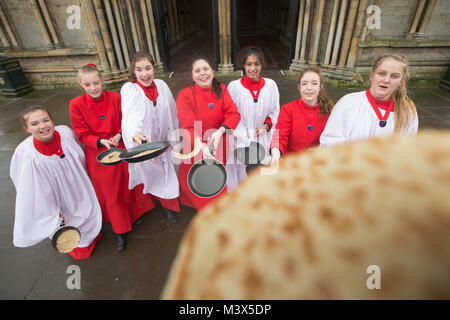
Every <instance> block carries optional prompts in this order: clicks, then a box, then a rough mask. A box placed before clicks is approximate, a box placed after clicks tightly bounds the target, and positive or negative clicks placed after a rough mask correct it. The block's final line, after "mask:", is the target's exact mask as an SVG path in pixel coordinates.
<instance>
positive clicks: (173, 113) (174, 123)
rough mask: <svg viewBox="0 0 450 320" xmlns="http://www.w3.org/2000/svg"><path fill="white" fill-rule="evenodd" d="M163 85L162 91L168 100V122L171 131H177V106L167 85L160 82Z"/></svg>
mask: <svg viewBox="0 0 450 320" xmlns="http://www.w3.org/2000/svg"><path fill="white" fill-rule="evenodd" d="M161 82H162V83H163V86H164V91H165V92H166V93H165V96H166V97H167V98H168V100H169V102H168V103H169V112H170V122H171V125H172V128H171V129H172V130H175V129H178V128H179V127H180V125H179V123H178V118H177V104H176V102H175V99H174V98H173V94H172V91H171V90H170V88H169V86H168V85H167V83H165V82H164V81H161Z"/></svg>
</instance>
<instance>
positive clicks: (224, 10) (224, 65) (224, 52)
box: [218, 0, 233, 73]
mask: <svg viewBox="0 0 450 320" xmlns="http://www.w3.org/2000/svg"><path fill="white" fill-rule="evenodd" d="M218 1H219V6H218V10H219V39H220V51H221V53H220V63H219V66H218V71H219V72H224V73H229V72H233V65H232V64H231V22H230V0H218Z"/></svg>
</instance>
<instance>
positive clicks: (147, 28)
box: [139, 0, 155, 58]
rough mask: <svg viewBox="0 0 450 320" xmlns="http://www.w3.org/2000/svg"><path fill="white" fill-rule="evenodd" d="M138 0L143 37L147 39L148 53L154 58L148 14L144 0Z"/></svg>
mask: <svg viewBox="0 0 450 320" xmlns="http://www.w3.org/2000/svg"><path fill="white" fill-rule="evenodd" d="M139 2H140V5H141V12H142V20H143V21H144V30H145V39H146V40H147V47H148V53H150V54H151V56H152V57H153V58H154V57H155V51H154V50H153V43H152V35H151V31H150V23H149V21H148V14H147V6H146V4H145V0H139Z"/></svg>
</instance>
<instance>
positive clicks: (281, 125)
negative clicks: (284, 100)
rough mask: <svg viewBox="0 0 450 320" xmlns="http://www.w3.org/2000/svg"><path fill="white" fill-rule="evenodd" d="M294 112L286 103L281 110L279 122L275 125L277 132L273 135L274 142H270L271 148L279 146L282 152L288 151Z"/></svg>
mask: <svg viewBox="0 0 450 320" xmlns="http://www.w3.org/2000/svg"><path fill="white" fill-rule="evenodd" d="M291 123H292V114H291V112H290V110H289V108H288V107H287V105H284V106H283V107H282V108H281V110H280V115H279V116H278V122H277V124H276V126H275V132H274V134H273V136H272V142H271V143H270V149H272V148H278V149H280V151H281V153H282V154H284V153H286V151H287V145H288V142H289V135H290V133H291Z"/></svg>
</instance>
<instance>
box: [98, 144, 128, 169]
mask: <svg viewBox="0 0 450 320" xmlns="http://www.w3.org/2000/svg"><path fill="white" fill-rule="evenodd" d="M114 151H120V154H122V153H123V152H125V150H123V149H119V148H114V147H111V149H109V150H105V151H103V152H100V153H99V154H98V155H97V161H98V162H100V163H101V164H103V165H105V166H113V165H115V164H119V163H121V162H122V159H119V160H118V161H114V162H102V161H101V160H103V158H105V157H107V156H109V155H110V154H111V153H113V152H114ZM119 157H120V155H119Z"/></svg>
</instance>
